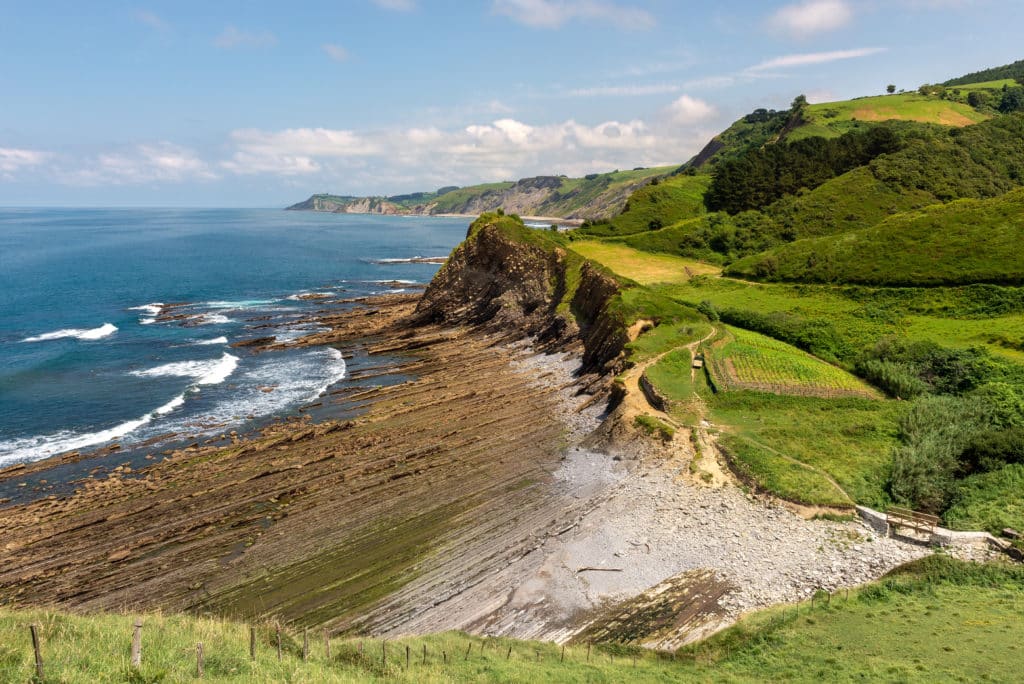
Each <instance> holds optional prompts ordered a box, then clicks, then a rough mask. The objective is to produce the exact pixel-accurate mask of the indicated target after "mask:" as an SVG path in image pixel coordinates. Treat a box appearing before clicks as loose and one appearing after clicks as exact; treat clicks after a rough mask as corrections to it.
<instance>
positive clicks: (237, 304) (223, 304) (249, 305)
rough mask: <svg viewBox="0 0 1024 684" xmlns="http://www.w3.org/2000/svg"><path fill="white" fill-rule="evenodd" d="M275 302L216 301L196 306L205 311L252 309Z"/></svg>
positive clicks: (263, 300) (269, 300)
mask: <svg viewBox="0 0 1024 684" xmlns="http://www.w3.org/2000/svg"><path fill="white" fill-rule="evenodd" d="M275 301H276V300H274V299H239V300H237V301H222V300H217V301H213V302H200V303H199V304H197V305H196V306H197V307H205V308H207V309H253V308H257V307H261V306H267V305H268V304H273V303H274V302H275Z"/></svg>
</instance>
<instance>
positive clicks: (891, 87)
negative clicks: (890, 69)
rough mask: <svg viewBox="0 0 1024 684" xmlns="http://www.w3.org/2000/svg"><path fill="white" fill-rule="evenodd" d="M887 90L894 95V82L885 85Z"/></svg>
mask: <svg viewBox="0 0 1024 684" xmlns="http://www.w3.org/2000/svg"><path fill="white" fill-rule="evenodd" d="M885 92H887V93H889V94H890V95H892V94H893V93H895V92H896V86H894V85H893V84H892V83H890V84H889V85H887V86H885Z"/></svg>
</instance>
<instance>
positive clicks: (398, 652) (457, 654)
mask: <svg viewBox="0 0 1024 684" xmlns="http://www.w3.org/2000/svg"><path fill="white" fill-rule="evenodd" d="M1021 610H1024V572H1022V571H1021V570H1020V568H1019V567H1015V566H1008V565H1000V564H988V565H976V564H972V563H964V562H961V561H955V560H953V559H950V558H947V557H943V556H932V557H928V558H925V559H922V560H921V561H916V562H915V563H912V564H910V565H908V566H905V567H904V568H901V569H899V570H897V571H896V572H895V573H893V574H892V575H890V576H888V577H886V578H885V579H883V580H881V581H879V582H876V583H873V584H870V585H867V586H866V587H864V588H862V589H860V590H854V591H852V592H850V593H848V594H847V593H846V592H838V593H837V594H836V595H835V596H833V597H832V598H831V599H828V600H826V597H824V596H821V597H819V598H818V600H816V601H815V602H814V603H813V605H812V604H811V603H809V602H805V603H802V604H797V605H783V606H777V607H774V608H770V609H767V610H762V611H758V612H755V613H752V614H749V615H747V616H745V617H744V618H742V619H741V620H740V622H739V623H738V624H736V625H734V626H733V627H730V628H728V629H726V630H724V631H722V632H719V633H718V634H715V635H714V636H712V637H711V638H709V639H707V640H704V641H701V642H696V643H694V644H691V645H689V646H685V647H683V648H682V649H680V650H679V651H678V652H677V653H675V654H671V653H661V652H653V651H648V650H645V649H640V648H637V647H636V646H635V645H632V644H594V645H593V646H592V647H588V646H587V645H585V644H574V645H569V646H567V647H566V648H565V650H564V659H563V650H562V648H561V647H560V646H558V645H555V644H552V643H544V642H537V641H518V640H513V639H505V638H491V637H478V636H470V635H466V634H463V633H460V632H445V633H441V634H433V635H429V636H424V637H405V638H397V639H394V640H387V641H382V640H380V639H370V638H359V637H354V638H340V637H334V638H332V639H331V657H330V658H329V659H328V658H327V655H326V649H325V647H324V641H323V635H322V633H321V632H314V631H310V633H309V637H310V655H309V660H308V661H303V659H302V633H301V632H296V631H290V630H287V629H286V630H285V632H284V638H283V649H282V651H283V653H282V658H281V660H278V658H277V650H276V639H275V632H274V629H273V627H272V626H270V625H266V624H261V625H258V628H257V635H258V639H257V649H256V659H255V660H250V658H249V626H248V625H245V624H242V623H238V622H230V621H226V620H220V619H211V618H199V617H193V616H186V615H162V614H153V613H148V614H141V615H140V614H110V613H106V614H91V615H79V614H72V613H66V612H59V611H55V610H49V609H41V608H24V609H15V608H9V607H5V608H0V680H2V681H5V682H8V681H10V682H27V681H33V679H34V664H33V656H32V645H31V640H30V638H29V630H28V625H30V624H35V625H38V626H39V632H40V636H41V646H42V654H43V659H44V667H45V670H46V680H45V681H54V682H68V683H69V684H79V683H81V684H85V683H87V682H88V683H90V684H91V683H92V682H184V681H195V679H196V677H195V674H196V671H195V668H196V643H197V642H202V643H203V646H204V651H205V678H204V681H211V682H339V683H341V682H344V683H348V682H383V681H388V682H401V683H405V682H417V683H418V682H428V683H434V682H438V683H440V682H529V681H536V682H565V683H569V682H573V683H575V682H579V683H583V682H595V683H604V682H607V683H612V682H623V681H630V682H763V681H793V682H819V681H841V682H845V681H881V680H884V681H894V680H895V681H906V682H934V681H968V680H988V681H1006V682H1010V681H1019V674H1020V673H1019V662H1020V655H1021V649H1022V648H1024V646H1022V645H1021V644H1024V621H1021V620H1020V619H1019V616H1020V613H1021ZM139 619H141V621H142V623H143V630H142V634H143V639H142V654H143V657H142V667H141V668H140V669H138V670H137V671H133V670H132V669H131V668H130V667H129V653H130V644H131V635H132V624H133V623H134V622H135V621H136V620H139ZM407 647H408V653H409V660H408V661H406V648H407ZM424 647H426V651H427V657H426V662H425V663H424V659H423V649H424ZM385 654H386V660H385V659H384V655H385ZM407 662H408V665H407Z"/></svg>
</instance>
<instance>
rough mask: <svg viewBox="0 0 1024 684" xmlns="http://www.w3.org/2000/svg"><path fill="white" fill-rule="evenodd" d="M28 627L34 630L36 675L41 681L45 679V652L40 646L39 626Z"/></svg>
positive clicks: (33, 646) (33, 643)
mask: <svg viewBox="0 0 1024 684" xmlns="http://www.w3.org/2000/svg"><path fill="white" fill-rule="evenodd" d="M28 629H29V631H30V632H32V650H33V651H34V652H35V654H36V677H37V678H38V679H39V681H43V679H44V676H43V653H42V651H41V650H40V648H39V627H38V626H37V625H30V626H29V628H28Z"/></svg>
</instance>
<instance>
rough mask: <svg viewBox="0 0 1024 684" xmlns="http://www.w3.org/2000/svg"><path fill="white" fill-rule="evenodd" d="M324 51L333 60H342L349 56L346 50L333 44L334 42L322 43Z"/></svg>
mask: <svg viewBox="0 0 1024 684" xmlns="http://www.w3.org/2000/svg"><path fill="white" fill-rule="evenodd" d="M324 52H326V53H327V56H328V57H330V58H331V59H333V60H334V61H335V62H344V61H347V60H348V58H349V54H348V50H346V49H345V48H343V47H342V46H340V45H335V44H334V43H327V44H326V45H324Z"/></svg>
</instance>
